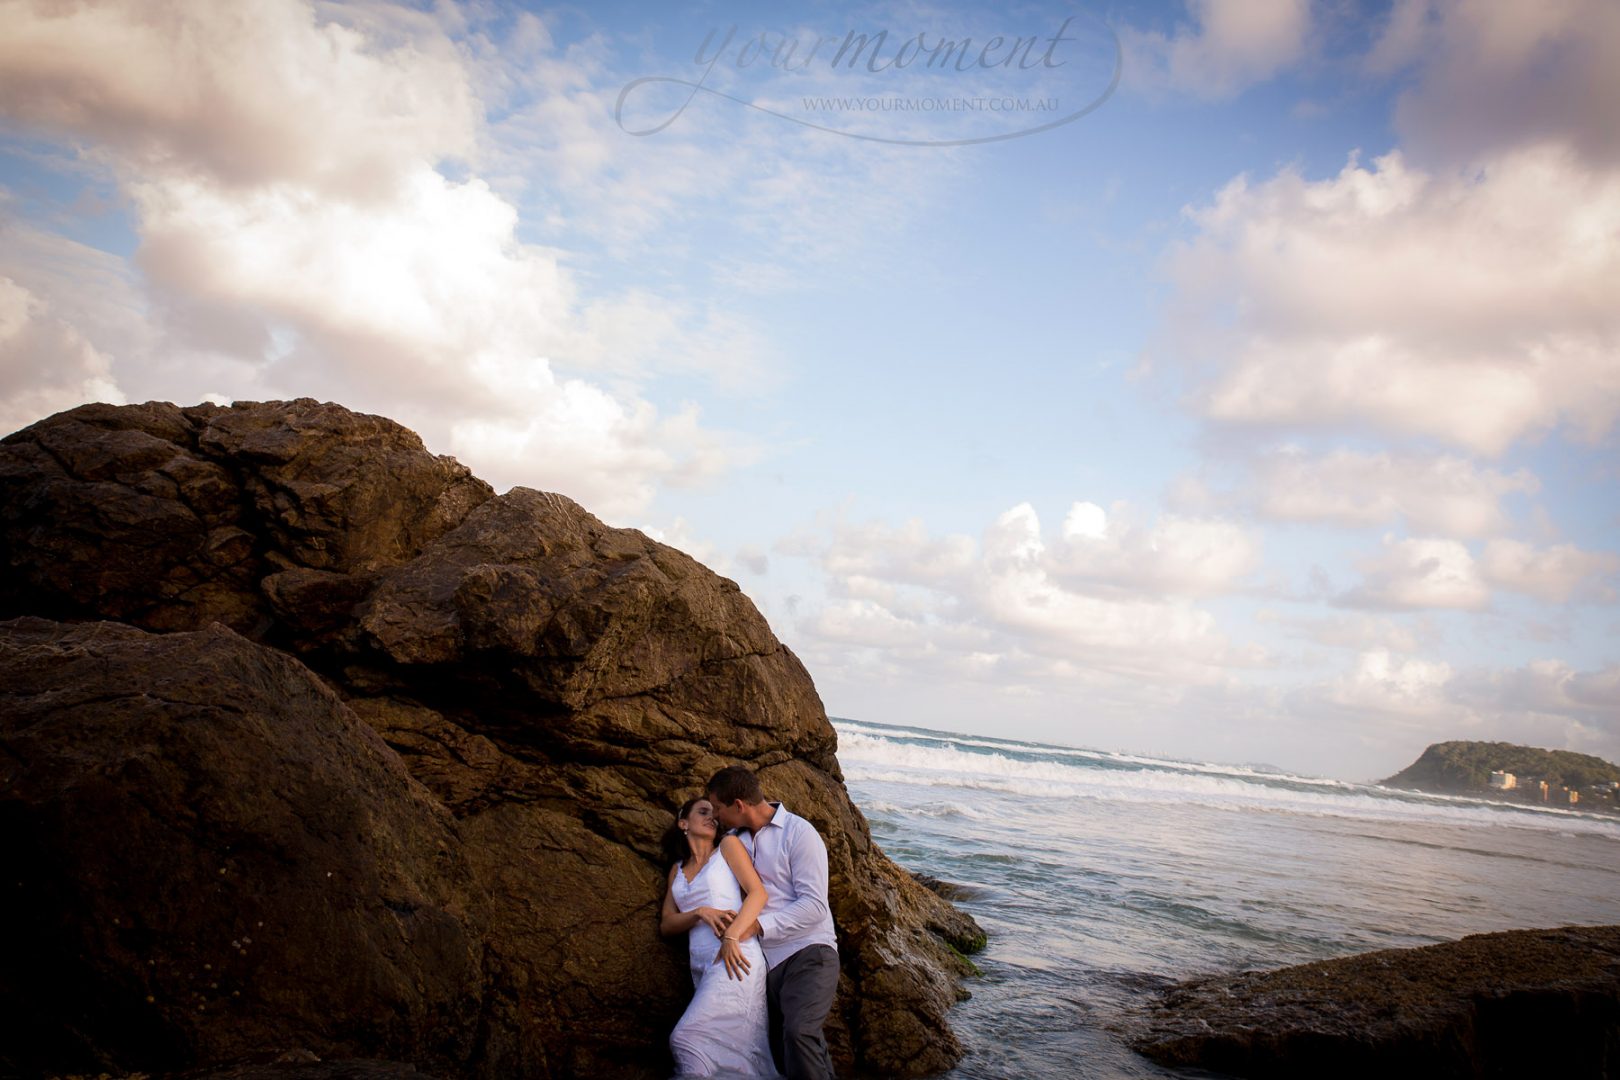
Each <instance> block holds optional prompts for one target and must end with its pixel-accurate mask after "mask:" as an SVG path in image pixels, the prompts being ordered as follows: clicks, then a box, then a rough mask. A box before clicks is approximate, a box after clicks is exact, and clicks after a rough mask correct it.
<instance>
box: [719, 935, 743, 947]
mask: <svg viewBox="0 0 1620 1080" xmlns="http://www.w3.org/2000/svg"><path fill="white" fill-rule="evenodd" d="M720 940H721V941H731V942H735V943H736V944H738V945H741V944H742V938H734V937H732V936H731V935H730V934H726V935H725V936H724V937H722V938H721V939H720Z"/></svg>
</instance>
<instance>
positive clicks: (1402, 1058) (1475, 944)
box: [1132, 926, 1620, 1080]
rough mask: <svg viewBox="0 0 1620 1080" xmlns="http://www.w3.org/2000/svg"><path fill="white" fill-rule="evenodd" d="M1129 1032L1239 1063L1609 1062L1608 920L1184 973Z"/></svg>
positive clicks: (1465, 1073) (1237, 1069)
mask: <svg viewBox="0 0 1620 1080" xmlns="http://www.w3.org/2000/svg"><path fill="white" fill-rule="evenodd" d="M1132 1043H1133V1045H1134V1046H1135V1047H1136V1049H1137V1050H1138V1051H1140V1052H1141V1053H1143V1054H1145V1055H1147V1056H1148V1057H1150V1058H1152V1059H1154V1060H1155V1061H1158V1062H1160V1063H1161V1064H1165V1065H1171V1066H1185V1067H1197V1068H1202V1069H1209V1070H1215V1071H1216V1072H1219V1073H1224V1074H1229V1075H1233V1076H1243V1077H1277V1078H1281V1077H1299V1076H1311V1077H1366V1076H1390V1075H1410V1076H1425V1077H1511V1076H1540V1075H1547V1076H1562V1077H1570V1078H1590V1080H1598V1078H1603V1077H1610V1076H1614V1075H1616V1074H1617V1073H1620V926H1598V927H1563V928H1559V929H1550V930H1514V931H1508V932H1505V933H1496V934H1478V935H1474V936H1472V937H1467V938H1463V939H1462V940H1461V941H1455V942H1448V943H1445V944H1441V945H1430V946H1424V947H1422V948H1415V949H1390V950H1384V951H1381V952H1373V953H1365V954H1362V955H1359V956H1350V957H1345V958H1343V959H1339V960H1326V961H1321V962H1318V963H1314V964H1303V965H1300V966H1297V967H1290V968H1283V969H1281V970H1278V971H1268V972H1245V973H1243V974H1241V975H1233V976H1226V977H1220V978H1214V979H1203V980H1197V981H1193V982H1188V983H1183V984H1181V985H1179V986H1177V987H1174V988H1172V989H1171V990H1169V991H1167V992H1166V993H1165V994H1164V995H1163V997H1162V998H1161V999H1160V1000H1159V1001H1158V1002H1156V1003H1155V1005H1154V1006H1153V1007H1152V1008H1151V1010H1150V1011H1149V1012H1148V1014H1147V1016H1146V1017H1145V1019H1144V1021H1143V1024H1142V1026H1141V1028H1140V1029H1139V1030H1137V1031H1135V1032H1133V1033H1132Z"/></svg>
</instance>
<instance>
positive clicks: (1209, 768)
mask: <svg viewBox="0 0 1620 1080" xmlns="http://www.w3.org/2000/svg"><path fill="white" fill-rule="evenodd" d="M836 727H837V729H838V734H839V738H840V740H842V739H844V738H845V736H847V735H866V736H870V737H872V738H877V739H882V740H884V741H886V742H894V741H896V740H905V739H927V740H929V741H931V742H944V743H947V744H949V745H951V746H955V747H972V748H977V749H983V750H995V751H998V752H1001V753H1024V754H1040V755H1041V756H1043V757H1055V758H1073V759H1075V760H1077V761H1096V762H1107V763H1111V764H1120V765H1140V766H1142V767H1144V768H1149V769H1165V770H1170V771H1173V772H1193V773H1208V774H1209V775H1212V776H1234V777H1239V778H1244V779H1249V778H1252V779H1257V780H1285V781H1287V782H1289V783H1291V784H1308V785H1310V786H1312V787H1322V788H1332V789H1340V790H1354V789H1355V788H1357V787H1359V786H1361V785H1357V784H1351V783H1347V782H1345V781H1343V780H1333V779H1329V778H1328V777H1323V776H1297V775H1294V774H1292V773H1285V772H1279V771H1276V770H1272V769H1257V768H1254V767H1252V766H1248V765H1219V764H1215V763H1212V762H1199V761H1177V760H1175V759H1173V758H1152V757H1144V756H1141V755H1137V754H1122V753H1118V752H1116V751H1113V750H1091V749H1086V748H1083V747H1074V746H1047V745H1045V744H1042V743H1030V742H1019V741H1017V740H1011V739H987V738H983V737H975V736H972V735H958V734H954V733H951V732H944V731H939V732H924V731H921V730H913V729H903V730H893V731H884V730H883V729H882V728H880V727H875V726H872V725H868V724H858V723H853V722H850V721H839V722H838V723H837V724H836ZM840 746H842V742H841V743H840Z"/></svg>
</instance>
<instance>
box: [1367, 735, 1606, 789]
mask: <svg viewBox="0 0 1620 1080" xmlns="http://www.w3.org/2000/svg"><path fill="white" fill-rule="evenodd" d="M1498 771H1501V772H1509V773H1512V774H1514V776H1515V777H1517V778H1519V779H1529V778H1531V777H1534V778H1535V779H1537V780H1545V781H1547V782H1548V783H1550V784H1553V785H1555V786H1564V787H1570V788H1584V787H1587V786H1589V785H1592V784H1601V783H1605V782H1609V781H1620V765H1615V764H1613V763H1612V762H1608V761H1604V760H1603V759H1602V758H1600V757H1593V756H1592V755H1591V754H1579V753H1576V752H1575V751H1573V750H1542V749H1540V748H1538V747H1534V746H1517V745H1515V744H1513V743H1504V742H1443V743H1433V744H1431V745H1430V746H1429V747H1428V748H1427V749H1425V750H1424V751H1423V753H1422V754H1421V755H1419V757H1418V759H1417V760H1416V761H1414V762H1412V764H1410V765H1408V766H1407V767H1406V768H1404V769H1402V770H1401V771H1400V772H1398V773H1396V774H1395V775H1394V776H1391V777H1390V778H1389V779H1388V780H1383V781H1380V783H1382V784H1383V785H1384V786H1385V787H1400V788H1416V789H1417V790H1420V791H1439V792H1450V793H1456V794H1481V793H1486V792H1492V793H1493V794H1496V795H1502V794H1508V795H1512V794H1516V792H1513V791H1512V790H1511V789H1510V790H1508V791H1507V792H1503V791H1494V792H1493V791H1492V788H1491V786H1490V782H1491V774H1492V773H1493V772H1498Z"/></svg>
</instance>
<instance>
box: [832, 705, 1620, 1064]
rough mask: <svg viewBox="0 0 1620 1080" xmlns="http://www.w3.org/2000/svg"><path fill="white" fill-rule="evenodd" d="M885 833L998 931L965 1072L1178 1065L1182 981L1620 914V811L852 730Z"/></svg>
mask: <svg viewBox="0 0 1620 1080" xmlns="http://www.w3.org/2000/svg"><path fill="white" fill-rule="evenodd" d="M834 725H835V727H836V728H837V730H838V742H839V748H838V759H839V761H840V762H841V763H842V765H843V768H844V775H845V780H846V782H847V784H848V787H849V791H850V794H851V796H853V798H854V800H855V803H856V805H858V806H859V807H860V808H861V809H862V811H863V812H864V813H865V814H866V817H867V820H868V821H869V822H870V823H871V826H872V835H873V836H874V837H875V838H876V839H877V841H878V843H879V844H881V845H882V847H883V849H884V850H885V851H886V852H887V853H888V854H889V856H890V857H891V858H893V859H894V860H895V861H896V862H897V863H899V864H900V865H901V866H903V867H906V868H907V869H909V870H914V871H917V872H919V873H923V874H930V875H932V876H934V877H938V878H942V879H944V880H947V881H950V882H954V883H957V884H960V885H963V886H965V887H967V889H968V890H969V895H968V897H967V898H966V899H963V900H960V901H958V904H959V906H960V907H962V908H963V909H964V910H966V911H967V912H968V913H970V914H971V915H972V916H973V917H974V918H975V919H977V920H978V922H979V924H980V925H981V926H982V927H984V929H985V931H986V933H987V934H988V935H989V945H988V947H987V948H986V949H985V951H984V952H982V953H980V954H978V955H977V956H975V957H974V958H973V959H974V961H975V962H976V963H977V964H978V966H979V968H980V969H981V970H982V972H983V973H982V975H980V976H978V977H975V978H971V979H969V980H968V981H967V983H966V986H967V988H968V990H969V991H970V992H971V993H972V995H973V996H972V998H971V999H970V1000H969V1001H967V1002H965V1003H963V1004H962V1005H959V1006H958V1007H957V1008H956V1009H955V1010H954V1011H953V1012H952V1014H951V1023H952V1026H953V1027H954V1028H955V1029H956V1031H957V1033H958V1034H959V1035H960V1036H961V1037H962V1040H963V1042H964V1043H965V1044H966V1046H967V1047H968V1056H967V1057H966V1058H964V1059H963V1061H962V1063H961V1064H960V1065H959V1066H958V1067H957V1068H956V1069H955V1070H954V1071H953V1072H952V1073H950V1074H948V1075H949V1076H951V1077H953V1078H957V1080H962V1078H968V1077H972V1078H976V1080H977V1078H984V1080H989V1078H1003V1077H1004V1078H1009V1080H1011V1078H1019V1080H1023V1078H1028V1077H1071V1076H1078V1077H1097V1078H1105V1077H1168V1076H1174V1075H1176V1074H1175V1073H1172V1072H1170V1071H1168V1070H1164V1069H1161V1068H1159V1067H1157V1066H1155V1065H1153V1064H1152V1063H1151V1062H1148V1061H1146V1060H1145V1059H1142V1058H1140V1057H1138V1056H1136V1055H1135V1054H1133V1053H1132V1052H1131V1051H1130V1050H1129V1048H1128V1047H1127V1046H1126V1044H1125V1037H1124V1035H1123V1034H1121V1032H1122V1031H1123V1030H1124V1029H1125V1028H1126V1027H1127V1026H1128V1024H1129V1022H1130V1018H1131V1017H1132V1015H1134V1014H1135V1012H1136V1011H1137V1010H1139V1009H1140V1007H1141V1006H1142V1005H1143V1004H1144V1003H1145V1002H1146V1001H1148V1000H1149V999H1150V998H1151V997H1152V995H1153V994H1154V993H1155V992H1156V991H1157V990H1159V989H1162V988H1163V987H1164V986H1166V985H1168V984H1170V983H1172V982H1174V981H1178V980H1181V979H1185V978H1189V977H1192V976H1198V975H1208V974H1216V973H1227V972H1236V971H1242V970H1246V969H1255V968H1272V967H1281V966H1283V965H1287V964H1298V963H1304V962H1306V961H1310V960H1321V959H1325V958H1328V957H1335V956H1344V955H1348V954H1350V953H1356V952H1364V951H1366V950H1369V949H1383V948H1391V947H1396V946H1410V945H1426V944H1431V943H1434V942H1438V941H1448V940H1452V939H1455V938H1459V937H1462V936H1464V935H1467V934H1476V933H1482V932H1486V931H1492V930H1510V929H1521V928H1527V927H1545V926H1560V925H1568V924H1605V923H1620V816H1616V815H1613V814H1608V813H1604V812H1601V811H1588V812H1581V811H1572V810H1553V809H1547V808H1540V807H1531V806H1528V805H1518V806H1516V805H1512V804H1508V803H1497V802H1490V801H1486V800H1482V799H1471V798H1458V797H1447V796H1436V795H1423V794H1417V793H1412V792H1400V791H1394V790H1389V789H1385V788H1380V787H1376V786H1367V785H1360V784H1351V783H1344V782H1341V781H1337V780H1326V779H1321V778H1317V777H1309V776H1291V775H1287V774H1284V773H1281V772H1277V771H1275V770H1271V769H1267V768H1265V767H1262V766H1247V767H1246V766H1229V765H1218V764H1211V763H1203V762H1184V761H1169V760H1161V759H1157V758H1152V757H1144V756H1134V755H1128V754H1116V753H1108V752H1106V751H1100V750H1085V749H1077V748H1072V747H1062V746H1048V745H1044V744H1041V743H1032V742H1018V741H1014V740H1008V739H998V738H990V737H984V736H971V735H961V734H950V733H947V732H939V731H929V730H925V729H921V728H913V727H898V726H891V725H885V724H876V723H867V722H858V721H853V720H838V719H835V720H834Z"/></svg>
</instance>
